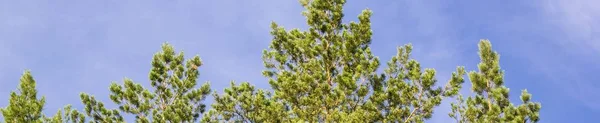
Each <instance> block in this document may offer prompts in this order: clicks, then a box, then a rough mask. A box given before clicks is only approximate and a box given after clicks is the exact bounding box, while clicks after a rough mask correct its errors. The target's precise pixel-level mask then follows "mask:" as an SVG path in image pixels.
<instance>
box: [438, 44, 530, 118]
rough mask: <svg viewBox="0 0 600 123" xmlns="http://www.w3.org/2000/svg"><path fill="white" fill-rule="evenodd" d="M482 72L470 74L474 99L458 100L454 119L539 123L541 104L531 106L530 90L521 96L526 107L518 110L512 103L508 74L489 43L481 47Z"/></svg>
mask: <svg viewBox="0 0 600 123" xmlns="http://www.w3.org/2000/svg"><path fill="white" fill-rule="evenodd" d="M479 57H480V58H481V63H479V65H478V67H479V71H477V72H476V71H471V72H469V79H470V81H471V84H472V88H471V90H472V91H473V92H474V93H475V96H473V97H467V99H466V101H465V100H464V98H463V97H462V96H460V95H459V96H458V97H457V102H456V103H452V112H450V113H449V115H450V117H452V118H454V119H456V122H459V123H505V122H510V123H524V122H537V121H539V111H540V108H541V104H540V103H538V102H531V94H529V93H528V92H527V90H523V91H522V92H521V101H522V104H521V105H518V106H515V105H514V104H513V103H511V102H510V100H509V94H508V93H509V89H508V88H507V87H506V86H504V71H503V70H501V69H500V55H498V53H497V52H495V51H493V50H492V44H491V43H490V41H489V40H481V41H480V43H479Z"/></svg>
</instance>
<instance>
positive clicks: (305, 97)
mask: <svg viewBox="0 0 600 123" xmlns="http://www.w3.org/2000/svg"><path fill="white" fill-rule="evenodd" d="M345 2H346V1H345V0H300V3H301V4H302V6H303V7H304V8H306V11H304V12H303V15H304V16H305V17H306V19H307V24H308V26H309V28H308V29H307V30H300V29H291V30H286V29H285V28H283V27H282V26H280V25H278V24H276V23H275V22H273V23H272V25H271V29H272V30H271V35H272V36H273V39H272V41H271V44H270V46H269V48H268V49H266V50H264V51H263V61H264V67H265V70H264V71H263V75H264V76H265V77H267V78H268V80H269V81H268V83H269V84H270V85H271V88H270V89H257V88H255V87H254V86H253V85H251V84H250V83H249V82H242V83H239V84H236V83H235V82H231V86H230V87H228V88H225V89H224V91H223V92H222V93H218V92H216V91H214V93H213V94H212V95H213V96H214V99H215V101H214V103H213V104H212V105H211V109H210V110H208V111H207V112H205V108H206V105H205V104H203V101H204V99H205V98H206V97H207V96H208V94H209V93H210V92H211V89H210V86H209V85H208V83H205V84H203V85H200V86H198V84H197V82H196V80H197V78H198V75H199V72H198V67H200V66H201V65H202V62H201V60H200V57H199V56H195V57H193V58H191V59H188V60H187V61H186V60H185V59H184V55H183V52H180V53H178V54H177V53H176V52H175V50H174V48H173V47H172V46H171V45H169V44H166V43H165V44H163V46H162V51H160V52H158V53H156V54H155V55H154V57H153V59H152V64H151V65H152V69H151V71H150V74H149V79H150V85H151V87H152V88H146V87H143V86H142V84H140V83H136V82H134V81H133V80H131V79H127V78H126V79H124V80H123V83H122V84H117V83H116V82H113V83H112V84H111V85H110V88H109V90H110V92H111V94H110V99H111V100H112V102H114V103H115V104H116V105H117V106H118V108H116V109H108V108H106V107H105V105H104V103H103V102H101V101H98V100H97V99H96V98H95V97H94V96H92V95H90V94H86V93H82V94H81V95H80V98H81V101H82V103H83V105H84V109H83V110H82V111H78V110H76V109H74V108H72V107H71V105H67V106H65V107H64V108H63V109H61V110H59V111H58V112H57V113H56V114H55V115H54V116H52V117H47V116H44V115H43V114H42V113H41V112H42V109H43V106H44V97H41V99H38V96H37V91H36V89H35V81H34V80H33V77H32V76H31V74H30V72H29V71H26V72H25V73H24V74H23V77H22V78H21V82H20V85H19V87H18V91H19V93H16V92H12V93H11V94H10V101H9V105H8V106H7V107H6V108H2V109H1V110H0V111H1V112H2V115H3V117H4V120H5V122H9V123H13V122H17V123H29V122H52V123H61V122H74V123H83V122H86V121H89V122H102V123H104V122H124V121H125V118H124V117H126V116H134V117H135V119H134V120H135V121H136V122H142V123H147V122H159V123H163V122H172V123H175V122H177V123H180V122H199V121H201V122H404V123H408V122H410V123H420V122H425V121H426V120H427V119H429V118H431V117H432V115H433V114H434V108H435V107H436V106H439V105H440V104H441V102H442V100H443V99H444V98H452V99H456V100H457V102H455V103H452V104H451V106H452V112H450V113H449V116H450V117H451V118H454V119H456V122H461V123H463V122H474V123H489V122H492V123H495V122H537V121H539V110H540V108H541V105H540V103H536V102H532V101H531V94H529V93H527V91H526V90H524V91H523V92H522V95H521V100H522V104H520V105H516V104H513V103H511V102H510V101H509V95H508V92H509V89H508V88H507V87H505V86H504V85H503V83H504V80H503V75H504V71H502V70H501V69H500V63H499V55H498V53H496V52H495V51H493V50H492V47H491V43H490V42H489V41H488V40H482V41H481V42H480V44H479V55H480V58H481V63H480V64H479V65H478V67H479V71H472V72H469V73H468V77H469V80H470V82H471V83H472V88H471V90H472V92H473V93H474V95H473V96H469V97H467V98H466V100H465V99H464V98H463V96H462V95H461V94H460V93H459V92H460V90H461V88H462V84H463V83H464V82H465V79H464V78H463V77H464V76H465V74H467V73H466V71H465V69H464V67H462V66H459V67H457V69H456V71H455V72H453V73H447V74H451V77H450V79H449V80H447V83H445V84H440V83H438V80H437V79H436V77H435V76H436V74H437V73H436V71H435V70H434V69H432V68H423V67H422V66H421V65H420V64H419V62H417V61H416V60H414V59H412V58H411V51H412V45H411V44H407V45H404V46H400V47H398V48H397V54H396V55H394V56H393V57H392V58H391V59H390V60H389V61H388V62H387V64H386V66H385V68H380V67H381V66H382V65H381V63H380V61H379V58H378V57H376V56H374V55H373V54H372V53H371V48H370V47H369V45H370V43H371V36H372V34H373V32H372V31H371V20H370V18H371V15H372V12H371V11H370V10H368V9H367V10H364V11H362V12H361V13H360V14H359V15H358V21H357V22H349V23H342V18H343V17H344V16H345V15H344V14H343V9H342V8H343V5H344V4H345ZM378 69H383V72H377V71H378Z"/></svg>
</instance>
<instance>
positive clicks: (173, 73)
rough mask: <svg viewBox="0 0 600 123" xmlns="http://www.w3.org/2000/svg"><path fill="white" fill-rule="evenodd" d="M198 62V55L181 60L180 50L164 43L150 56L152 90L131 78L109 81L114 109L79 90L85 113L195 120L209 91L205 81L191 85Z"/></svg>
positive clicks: (96, 117)
mask: <svg viewBox="0 0 600 123" xmlns="http://www.w3.org/2000/svg"><path fill="white" fill-rule="evenodd" d="M201 65H202V62H201V60H200V57H199V56H195V57H193V58H191V59H190V60H187V62H185V63H184V55H183V52H180V53H179V54H175V51H174V48H173V47H172V46H171V45H169V44H167V43H165V44H163V45H162V51H161V52H158V53H156V54H155V55H154V57H153V59H152V69H151V71H150V75H149V78H150V81H151V83H150V84H151V85H152V87H153V92H152V91H151V90H149V89H146V88H144V87H142V85H141V84H139V83H135V82H133V80H131V79H125V80H124V84H123V85H119V84H116V83H115V82H113V83H112V84H111V85H110V91H111V94H110V99H111V100H112V101H113V102H114V103H116V104H117V105H119V108H118V110H117V109H107V108H105V107H104V104H103V103H102V102H100V101H97V100H96V99H95V98H94V97H93V96H90V95H88V94H85V93H82V94H81V99H82V102H83V103H84V105H85V111H86V112H85V113H86V115H87V117H90V118H92V121H93V122H123V117H122V114H132V115H135V118H136V120H135V121H136V122H141V123H148V122H158V123H164V122H172V123H181V122H195V121H197V120H198V117H199V116H200V114H202V113H203V112H204V110H205V109H204V108H205V107H206V106H205V105H204V104H203V103H202V101H203V100H204V99H205V98H206V95H208V93H209V92H210V85H209V84H208V83H205V84H203V85H202V86H201V87H200V88H195V86H196V85H197V82H196V79H197V78H198V75H199V73H198V67H200V66H201Z"/></svg>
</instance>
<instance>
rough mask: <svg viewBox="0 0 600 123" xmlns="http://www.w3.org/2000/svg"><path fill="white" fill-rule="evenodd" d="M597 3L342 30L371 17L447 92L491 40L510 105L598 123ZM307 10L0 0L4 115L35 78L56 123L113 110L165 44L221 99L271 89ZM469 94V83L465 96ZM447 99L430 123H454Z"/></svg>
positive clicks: (379, 49)
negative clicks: (273, 44) (72, 111)
mask: <svg viewBox="0 0 600 123" xmlns="http://www.w3.org/2000/svg"><path fill="white" fill-rule="evenodd" d="M594 5H600V2H598V1H594V0H538V1H522V0H504V1H499V0H498V1H477V0H461V1H454V2H449V1H415V0H378V1H367V0H355V1H348V2H347V4H346V6H345V8H344V11H345V15H346V16H345V18H344V21H345V22H349V21H356V20H357V18H356V17H357V15H358V14H359V13H360V11H362V10H363V9H366V8H369V9H371V10H372V11H373V12H374V14H373V16H372V30H373V32H374V34H373V38H372V39H373V41H372V44H371V48H372V49H373V52H374V54H375V55H376V56H379V58H380V59H381V61H382V62H387V61H388V60H389V59H390V58H391V56H393V55H395V54H396V47H397V46H401V45H404V44H407V43H412V44H413V46H414V52H413V58H415V59H416V60H418V61H419V62H421V63H422V65H421V66H423V67H427V68H435V69H436V70H437V73H438V74H437V77H438V80H439V83H440V84H444V83H445V82H447V80H448V78H449V76H450V74H451V72H452V71H454V70H455V68H456V66H465V67H466V69H467V70H469V71H471V70H477V68H476V66H477V63H478V62H479V57H478V55H477V43H478V42H479V39H489V40H490V41H491V42H492V45H493V49H494V50H496V51H497V52H498V53H500V56H501V59H500V65H501V67H502V69H504V70H505V73H506V74H505V84H506V86H508V87H509V88H510V89H511V93H510V94H511V99H512V100H513V102H516V103H517V104H519V103H520V100H519V97H518V96H519V94H520V90H522V89H528V91H529V92H530V93H532V94H533V100H534V101H539V102H541V103H542V110H541V122H543V123H564V122H577V123H582V122H599V121H600V117H598V116H600V105H598V104H600V91H598V89H600V83H599V81H600V76H598V75H597V74H598V73H599V72H600V38H599V37H598V36H597V35H600V30H599V29H600V8H598V7H595V6H594ZM302 10H303V8H302V7H301V6H300V4H299V2H298V1H296V0H252V1H249V0H213V1H208V0H173V1H143V0H130V1H122V0H102V1H63V0H58V1H49V0H48V1H45V0H39V1H29V0H20V1H15V0H0V107H5V106H6V105H7V104H8V97H9V93H10V92H11V91H13V90H15V89H16V87H17V85H18V83H19V78H20V76H21V74H22V73H23V71H24V70H26V69H30V70H31V72H32V74H33V76H34V78H35V79H36V81H37V85H38V86H37V88H38V91H39V95H43V96H45V97H46V99H47V100H46V106H45V110H44V113H46V114H48V115H53V114H54V113H55V112H56V111H57V110H58V109H59V108H61V107H63V106H64V105H66V104H73V105H74V107H76V108H79V109H81V107H82V104H81V101H80V99H79V93H80V92H87V93H90V94H92V95H95V96H96V97H97V98H98V99H99V100H101V101H103V102H105V104H107V107H108V108H116V106H115V105H114V104H113V103H112V102H111V101H110V99H109V98H108V95H109V90H108V86H109V84H110V83H111V82H113V81H115V82H118V83H122V80H123V78H125V77H127V78H131V79H133V80H134V81H136V82H140V83H144V85H146V87H150V86H149V79H148V73H149V70H150V61H151V58H152V55H153V54H154V53H155V52H157V51H159V50H160V45H161V44H162V43H164V42H169V43H171V44H172V45H173V46H175V48H176V50H178V51H180V50H183V51H184V52H185V53H186V57H188V58H189V57H192V56H193V55H195V54H198V55H200V57H201V58H202V60H203V62H204V66H202V67H200V74H201V75H200V78H199V81H201V82H203V81H210V83H211V85H212V88H213V89H214V90H219V91H221V90H223V88H225V87H228V86H229V82H230V81H231V80H235V81H238V82H241V81H248V82H251V83H252V84H254V85H257V86H258V87H260V88H264V89H267V88H269V85H268V83H267V81H266V80H267V79H266V78H265V77H262V75H261V71H262V70H263V68H264V67H263V64H262V61H261V52H262V50H263V49H265V48H267V47H268V45H269V43H270V41H271V38H272V37H271V36H270V35H269V31H270V28H269V25H270V23H271V21H275V22H277V23H278V24H279V25H282V26H284V27H286V28H287V29H291V28H300V29H306V27H307V26H306V21H305V18H304V17H303V16H302V15H301V11H302ZM382 67H383V66H382ZM469 88H470V83H469V82H466V83H465V89H464V90H463V91H464V92H465V93H468V92H469V90H468V89H469ZM449 101H451V100H445V101H444V103H443V104H441V105H440V106H439V107H438V108H437V109H438V110H435V115H434V117H433V118H432V119H431V120H429V121H427V122H431V123H445V122H450V120H449V119H450V118H449V117H448V116H447V113H448V112H449V111H450V110H449V107H450V106H449ZM210 102H212V101H211V99H208V100H207V103H210ZM0 117H1V116H0ZM0 119H1V118H0Z"/></svg>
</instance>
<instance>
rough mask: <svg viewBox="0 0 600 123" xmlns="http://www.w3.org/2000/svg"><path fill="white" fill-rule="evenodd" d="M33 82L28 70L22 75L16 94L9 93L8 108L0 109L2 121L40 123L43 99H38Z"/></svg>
mask: <svg viewBox="0 0 600 123" xmlns="http://www.w3.org/2000/svg"><path fill="white" fill-rule="evenodd" d="M35 84H36V83H35V80H34V79H33V76H31V72H30V71H29V70H27V71H25V72H24V73H23V76H21V81H20V82H19V87H18V88H17V90H18V93H17V92H14V91H13V92H11V93H10V100H9V101H8V106H7V107H5V108H1V109H0V112H2V116H3V117H4V121H5V122H8V123H41V122H42V121H43V115H42V109H43V108H44V104H45V103H46V99H45V97H42V98H41V99H38V96H37V90H36V88H35Z"/></svg>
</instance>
